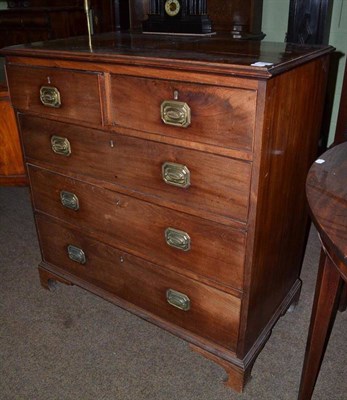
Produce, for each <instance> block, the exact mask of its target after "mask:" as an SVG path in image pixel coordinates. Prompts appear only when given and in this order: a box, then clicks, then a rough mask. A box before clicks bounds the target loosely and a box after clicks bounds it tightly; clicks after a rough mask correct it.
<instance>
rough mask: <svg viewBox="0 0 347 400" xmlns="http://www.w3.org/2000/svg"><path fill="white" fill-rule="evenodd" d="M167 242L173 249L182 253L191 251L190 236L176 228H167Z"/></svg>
mask: <svg viewBox="0 0 347 400" xmlns="http://www.w3.org/2000/svg"><path fill="white" fill-rule="evenodd" d="M165 240H166V243H167V244H168V245H169V246H171V247H174V248H176V249H179V250H182V251H189V250H190V236H189V235H188V233H187V232H184V231H179V230H178V229H175V228H167V229H165Z"/></svg>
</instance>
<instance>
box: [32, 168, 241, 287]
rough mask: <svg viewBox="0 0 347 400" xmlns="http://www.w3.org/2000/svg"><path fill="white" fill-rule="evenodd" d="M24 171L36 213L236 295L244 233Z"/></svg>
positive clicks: (70, 181)
mask: <svg viewBox="0 0 347 400" xmlns="http://www.w3.org/2000/svg"><path fill="white" fill-rule="evenodd" d="M28 171H29V176H30V182H31V186H32V196H33V201H34V206H35V208H36V210H38V211H41V212H44V213H45V214H49V215H52V216H54V217H56V218H59V219H62V220H65V221H67V222H68V223H70V224H74V225H75V226H77V227H79V228H80V229H82V230H85V231H89V232H92V234H93V236H95V237H96V238H97V239H98V240H101V241H103V242H106V243H108V244H110V245H112V246H115V247H117V248H120V249H122V250H124V251H127V252H130V253H132V254H135V255H137V256H140V257H142V258H144V259H146V260H148V261H151V262H153V263H156V264H160V265H162V266H165V267H167V268H169V269H171V270H174V271H177V272H180V273H181V274H183V275H186V276H189V277H193V278H195V277H198V278H199V279H204V280H205V281H208V282H209V283H210V284H213V282H218V284H219V286H220V285H222V286H229V287H232V288H235V289H238V290H242V285H243V266H244V258H245V241H246V234H245V232H243V231H239V230H236V229H232V228H230V227H228V226H225V225H221V224H218V223H216V222H213V221H208V220H205V219H202V218H197V217H193V216H190V215H188V214H185V213H181V212H177V211H174V210H170V209H168V208H164V207H160V206H157V205H154V204H150V203H148V202H146V201H141V200H138V199H135V198H133V197H130V196H125V195H122V194H119V193H116V192H113V191H110V190H106V189H102V188H99V187H97V186H94V185H90V184H87V183H84V182H81V181H77V180H74V179H71V178H68V177H65V176H63V175H58V174H54V173H52V172H49V171H47V170H44V169H40V168H36V167H33V166H29V169H28Z"/></svg>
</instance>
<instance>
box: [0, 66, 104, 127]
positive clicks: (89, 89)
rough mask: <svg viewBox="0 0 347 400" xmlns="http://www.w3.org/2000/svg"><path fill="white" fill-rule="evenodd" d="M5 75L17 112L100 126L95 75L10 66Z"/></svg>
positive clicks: (99, 109)
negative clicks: (28, 112) (27, 112)
mask: <svg viewBox="0 0 347 400" xmlns="http://www.w3.org/2000/svg"><path fill="white" fill-rule="evenodd" d="M6 73H7V79H8V84H9V88H10V95H11V101H12V104H13V106H14V107H16V108H18V109H19V110H21V111H30V112H33V113H38V114H43V115H50V116H55V117H62V118H69V119H74V120H79V121H84V122H90V123H93V124H94V125H101V121H102V120H101V106H100V100H99V97H100V96H99V84H98V74H95V73H85V72H76V71H72V70H67V69H56V68H36V67H35V68H34V67H33V68H28V67H21V66H18V65H12V64H11V65H7V66H6Z"/></svg>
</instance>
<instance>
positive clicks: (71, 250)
mask: <svg viewBox="0 0 347 400" xmlns="http://www.w3.org/2000/svg"><path fill="white" fill-rule="evenodd" d="M67 254H68V256H69V258H70V260H72V261H75V262H77V263H79V264H85V263H86V261H87V260H86V255H85V254H84V251H83V250H82V249H80V248H79V247H76V246H73V245H72V244H69V245H68V246H67Z"/></svg>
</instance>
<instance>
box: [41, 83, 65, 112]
mask: <svg viewBox="0 0 347 400" xmlns="http://www.w3.org/2000/svg"><path fill="white" fill-rule="evenodd" d="M40 100H41V103H42V104H43V105H44V106H46V107H53V108H59V107H60V106H61V100H60V92H59V90H58V89H57V88H56V87H53V86H41V88H40Z"/></svg>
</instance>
